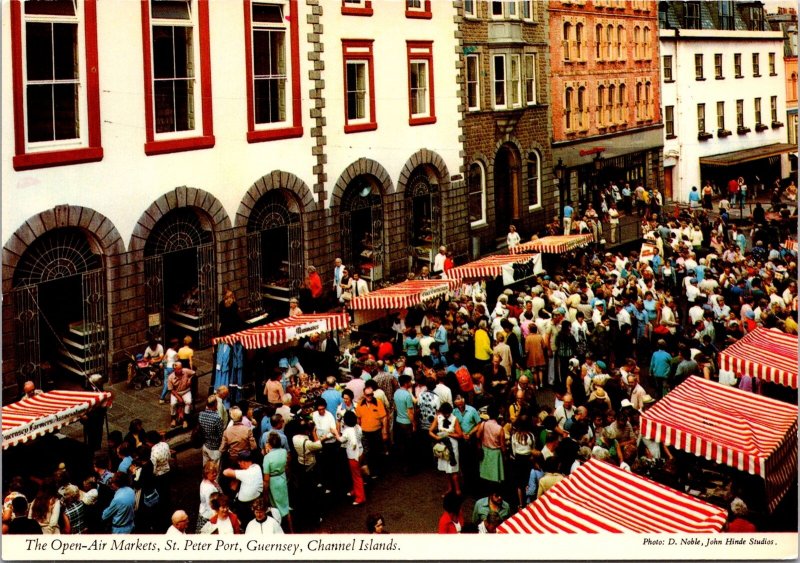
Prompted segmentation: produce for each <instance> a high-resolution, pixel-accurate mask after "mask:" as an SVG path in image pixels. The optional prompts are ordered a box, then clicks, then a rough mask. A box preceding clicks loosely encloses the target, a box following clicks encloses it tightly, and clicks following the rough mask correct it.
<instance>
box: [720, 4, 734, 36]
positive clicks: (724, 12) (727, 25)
mask: <svg viewBox="0 0 800 563" xmlns="http://www.w3.org/2000/svg"><path fill="white" fill-rule="evenodd" d="M719 25H720V29H728V30H730V29H733V0H719Z"/></svg>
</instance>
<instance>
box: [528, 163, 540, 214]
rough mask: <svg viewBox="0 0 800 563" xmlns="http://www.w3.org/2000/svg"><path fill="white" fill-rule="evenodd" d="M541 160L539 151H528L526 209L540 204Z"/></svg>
mask: <svg viewBox="0 0 800 563" xmlns="http://www.w3.org/2000/svg"><path fill="white" fill-rule="evenodd" d="M541 162H542V161H541V159H540V158H539V153H537V152H529V153H528V209H532V208H534V207H540V206H541V204H542V182H541V174H540V171H541Z"/></svg>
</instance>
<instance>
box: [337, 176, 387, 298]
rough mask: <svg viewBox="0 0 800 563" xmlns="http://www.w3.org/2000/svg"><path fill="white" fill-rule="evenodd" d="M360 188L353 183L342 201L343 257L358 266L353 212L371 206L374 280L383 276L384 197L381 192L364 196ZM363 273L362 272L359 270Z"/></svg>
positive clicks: (350, 263)
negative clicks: (354, 240) (354, 252)
mask: <svg viewBox="0 0 800 563" xmlns="http://www.w3.org/2000/svg"><path fill="white" fill-rule="evenodd" d="M358 192H359V189H358V188H357V187H356V186H355V185H352V184H351V187H348V189H347V191H346V192H345V195H344V197H343V198H342V203H341V211H340V213H341V220H340V225H341V229H342V259H343V260H344V263H345V264H347V265H348V266H350V265H352V267H353V268H357V267H358V257H357V256H354V255H353V240H352V239H353V226H352V223H353V212H355V211H360V210H362V209H367V208H369V210H370V217H371V225H370V236H371V240H372V264H373V269H372V276H371V277H372V281H373V283H374V282H375V281H378V280H380V279H382V278H383V198H381V196H380V194H374V193H369V194H368V195H367V196H362V195H361V194H360V193H358ZM359 273H361V272H359Z"/></svg>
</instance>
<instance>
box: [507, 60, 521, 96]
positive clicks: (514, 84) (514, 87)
mask: <svg viewBox="0 0 800 563" xmlns="http://www.w3.org/2000/svg"><path fill="white" fill-rule="evenodd" d="M521 72H522V69H521V68H520V62H519V55H509V56H508V90H509V92H508V97H509V99H510V100H511V107H512V108H518V107H520V106H521V105H522V77H521Z"/></svg>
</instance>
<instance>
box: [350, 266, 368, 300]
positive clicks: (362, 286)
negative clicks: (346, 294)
mask: <svg viewBox="0 0 800 563" xmlns="http://www.w3.org/2000/svg"><path fill="white" fill-rule="evenodd" d="M352 275H353V297H358V296H360V295H367V294H369V286H368V285H367V282H366V281H365V280H362V279H361V274H359V273H358V272H353V274H352Z"/></svg>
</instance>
